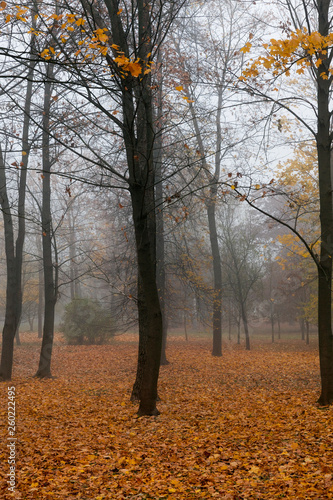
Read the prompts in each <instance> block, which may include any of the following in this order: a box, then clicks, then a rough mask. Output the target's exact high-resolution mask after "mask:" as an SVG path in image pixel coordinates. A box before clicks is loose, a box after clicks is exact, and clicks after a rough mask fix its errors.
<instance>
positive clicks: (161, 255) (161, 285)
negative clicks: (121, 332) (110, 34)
mask: <svg viewBox="0 0 333 500" xmlns="http://www.w3.org/2000/svg"><path fill="white" fill-rule="evenodd" d="M160 65H161V52H160V51H159V52H158V57H157V67H158V69H157V71H158V76H157V78H158V93H157V117H156V118H155V124H154V125H155V127H154V129H155V144H154V170H155V181H156V188H155V190H156V234H157V239H156V263H157V277H156V280H157V288H158V293H159V298H160V306H161V313H162V321H163V338H162V352H161V365H168V364H169V361H168V360H167V357H166V345H167V335H168V323H167V317H166V311H165V287H166V281H165V241H164V219H163V217H164V213H163V182H162V180H163V176H162V146H163V144H162V139H163V136H162V115H163V101H162V83H163V81H162V78H161V76H160V75H159V72H160Z"/></svg>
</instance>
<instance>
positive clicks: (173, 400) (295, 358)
mask: <svg viewBox="0 0 333 500" xmlns="http://www.w3.org/2000/svg"><path fill="white" fill-rule="evenodd" d="M22 337H23V342H25V341H27V339H28V338H30V339H31V337H29V335H28V334H26V335H23V336H22ZM210 344H211V342H209V341H202V340H201V341H200V340H192V341H190V342H189V343H186V342H185V341H183V340H180V339H179V338H176V337H173V338H171V339H170V341H169V348H168V358H169V361H170V362H171V364H170V365H168V366H166V367H162V368H161V378H160V385H159V395H160V397H161V400H162V401H161V402H160V403H159V405H158V407H159V409H160V411H161V412H162V414H161V415H160V416H159V417H157V418H146V417H142V418H137V417H136V411H137V405H133V404H132V403H130V402H129V397H130V390H131V386H132V383H133V381H134V376H135V368H136V353H137V346H136V342H135V338H134V337H131V336H129V335H126V336H123V337H120V338H118V339H117V340H116V341H115V343H114V344H112V345H108V346H91V347H88V346H82V347H74V346H65V345H63V344H62V343H61V341H60V340H59V339H58V341H57V342H56V346H55V348H54V360H53V374H54V375H55V376H56V377H57V378H56V379H54V380H42V381H39V380H35V379H32V378H27V377H28V376H30V375H31V374H33V372H34V370H35V369H36V366H37V360H38V353H39V346H38V344H37V343H36V342H35V343H34V344H31V343H30V344H29V345H27V344H23V345H22V346H21V347H18V348H16V353H15V359H16V363H15V376H14V379H13V382H12V383H10V385H15V386H16V393H17V398H16V411H17V434H16V435H17V438H18V442H17V449H16V451H17V463H16V467H17V493H16V495H15V496H14V497H15V498H21V499H22V500H29V499H39V500H48V499H66V500H72V499H82V500H84V499H86V500H103V499H154V500H156V499H170V500H179V499H201V498H206V499H213V498H217V499H225V500H236V499H237V500H240V499H267V500H271V499H275V498H276V499H278V498H289V499H297V500H301V499H316V500H323V499H330V498H333V418H332V417H333V409H319V408H317V407H316V405H315V400H316V398H317V397H318V387H319V377H318V357H317V352H316V348H315V346H313V347H312V348H311V347H310V348H308V347H306V346H303V344H302V343H301V341H286V342H281V343H280V344H276V345H275V346H270V345H269V344H263V343H262V344H254V349H253V351H251V352H246V351H244V350H243V349H239V348H238V347H237V346H231V345H229V347H228V346H227V347H226V348H225V350H224V355H223V357H222V358H213V357H212V356H211V354H210V349H211V345H210ZM7 385H8V384H7V383H2V384H1V385H0V388H1V403H2V404H1V426H2V430H3V436H4V439H2V444H3V446H2V448H1V451H0V454H1V463H2V464H4V466H2V469H1V476H2V485H1V486H2V489H1V497H2V498H6V499H7V498H8V499H9V498H13V496H12V495H11V494H8V492H6V480H7V476H6V474H7V473H8V471H7V470H6V469H7V468H8V467H6V465H7V459H8V456H7V455H8V450H7V449H6V436H7V424H6V410H7Z"/></svg>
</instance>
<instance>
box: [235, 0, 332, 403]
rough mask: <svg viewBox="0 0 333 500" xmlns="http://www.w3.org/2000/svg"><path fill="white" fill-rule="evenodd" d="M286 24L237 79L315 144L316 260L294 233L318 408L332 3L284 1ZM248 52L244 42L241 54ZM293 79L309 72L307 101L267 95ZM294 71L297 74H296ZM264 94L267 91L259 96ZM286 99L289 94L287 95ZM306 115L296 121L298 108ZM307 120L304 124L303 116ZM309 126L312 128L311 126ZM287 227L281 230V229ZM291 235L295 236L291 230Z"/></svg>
mask: <svg viewBox="0 0 333 500" xmlns="http://www.w3.org/2000/svg"><path fill="white" fill-rule="evenodd" d="M285 6H286V7H287V16H288V17H289V19H288V21H289V22H290V23H291V25H293V28H294V31H293V30H291V29H287V34H288V36H287V37H286V38H285V39H283V40H276V39H274V40H273V39H272V40H271V43H270V44H265V46H264V48H265V51H266V52H265V53H264V55H263V56H261V57H260V58H258V59H256V60H255V61H253V62H252V63H249V65H248V69H247V70H246V71H245V72H244V73H243V75H242V76H241V80H243V81H246V82H247V85H248V87H247V88H248V89H249V90H250V92H251V93H252V95H255V96H256V98H258V97H261V98H264V99H265V100H266V102H267V100H270V101H271V102H272V103H273V104H274V109H275V110H279V109H280V110H281V109H283V110H284V111H287V112H288V113H291V114H292V115H293V116H294V117H296V118H297V119H298V122H299V123H301V124H302V125H303V127H304V130H305V131H307V133H309V132H310V133H311V135H312V137H313V138H314V140H315V144H316V149H317V155H318V179H319V205H320V236H321V238H320V255H319V256H318V255H317V254H316V253H315V251H314V250H313V247H312V243H311V242H307V241H306V240H305V239H304V238H303V237H302V235H301V234H300V233H298V235H299V237H300V239H301V240H302V241H303V243H304V245H305V246H306V248H307V250H308V252H309V254H310V255H311V257H312V258H313V260H314V261H315V263H316V266H317V276H318V334H319V356H320V373H321V394H320V397H319V400H318V401H319V404H321V405H329V404H331V403H332V402H333V335H332V256H333V211H332V187H333V184H332V172H331V154H332V132H331V127H332V123H331V120H332V112H331V92H332V82H333V77H332V71H333V70H332V67H331V61H332V56H333V49H332V45H333V38H332V34H331V33H330V31H331V29H332V2H331V0H319V1H318V2H313V1H312V0H311V1H310V2H307V3H305V2H303V3H302V4H298V5H295V4H294V3H293V2H292V1H290V0H286V2H285ZM250 49H251V42H250V41H249V42H248V43H247V44H246V46H245V47H244V49H243V52H244V53H246V52H247V51H249V50H250ZM294 68H295V72H296V74H297V76H298V78H299V75H300V74H301V75H302V74H304V73H306V72H307V71H309V72H310V76H311V78H310V79H309V80H308V83H309V85H314V88H313V98H312V96H310V95H308V94H304V95H300V94H297V95H292V96H291V97H288V96H286V97H284V98H281V99H278V98H276V97H273V95H272V93H271V92H270V90H271V89H272V88H273V86H274V88H276V79H277V78H278V77H280V78H281V76H282V75H286V76H289V75H290V74H292V73H293V69H294ZM296 68H297V69H296ZM267 73H268V74H269V75H272V76H271V77H270V78H267V79H265V82H264V86H262V84H263V82H261V87H259V86H258V85H257V80H258V79H259V78H260V75H267ZM264 89H267V91H266V90H264ZM289 96H290V91H289ZM304 107H305V108H306V113H305V114H303V115H302V113H301V111H302V108H303V109H304ZM310 109H311V110H312V111H313V116H312V117H311V118H310V119H308V113H309V110H310ZM313 123H315V124H316V125H313ZM285 225H287V224H285ZM291 229H292V230H293V231H294V232H296V231H295V229H294V228H293V227H291Z"/></svg>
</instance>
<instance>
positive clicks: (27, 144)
mask: <svg viewBox="0 0 333 500" xmlns="http://www.w3.org/2000/svg"><path fill="white" fill-rule="evenodd" d="M34 14H35V11H33V15H34ZM34 26H35V22H34V21H33V27H34ZM34 51H35V35H34V34H33V33H32V34H31V37H30V60H29V62H28V65H27V68H26V70H27V72H26V90H25V101H24V104H23V109H21V111H22V112H23V126H22V141H21V148H22V149H21V155H22V156H21V161H20V163H19V162H18V161H17V160H16V161H15V162H14V166H15V167H17V168H18V169H19V170H20V175H19V181H18V185H19V187H18V202H17V219H18V225H17V226H18V227H17V236H16V241H15V224H14V221H13V211H12V207H11V202H10V196H9V193H8V179H7V175H6V172H7V166H6V158H5V155H4V153H3V150H2V148H1V147H0V184H1V187H0V204H1V209H2V214H3V220H4V232H5V247H6V262H7V289H6V313H5V323H4V327H3V332H2V351H1V364H0V379H2V380H10V379H11V376H12V367H13V349H14V343H13V342H14V337H15V335H17V336H18V334H19V333H18V328H19V325H20V321H21V314H22V297H23V292H22V265H23V247H24V240H25V197H26V184H27V169H28V159H29V153H30V149H31V146H32V141H31V139H30V137H29V132H30V124H31V116H30V113H31V100H32V94H33V75H34V70H35V66H36V62H35V60H34V58H33V54H34ZM4 93H5V94H7V90H6V87H4ZM9 95H10V94H9ZM19 108H20V106H19ZM18 338H19V337H18Z"/></svg>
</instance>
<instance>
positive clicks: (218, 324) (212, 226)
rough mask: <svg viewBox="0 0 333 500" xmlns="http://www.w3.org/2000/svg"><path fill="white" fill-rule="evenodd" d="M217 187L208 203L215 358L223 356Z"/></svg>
mask: <svg viewBox="0 0 333 500" xmlns="http://www.w3.org/2000/svg"><path fill="white" fill-rule="evenodd" d="M216 191H217V190H216V186H215V185H214V186H211V197H210V200H208V201H207V204H206V205H207V216H208V226H209V237H210V244H211V249H212V257H213V273H214V293H213V350H212V355H213V356H222V268H221V256H220V249H219V243H218V238H217V230H216V216H215V203H216Z"/></svg>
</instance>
